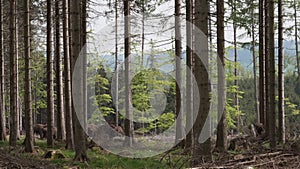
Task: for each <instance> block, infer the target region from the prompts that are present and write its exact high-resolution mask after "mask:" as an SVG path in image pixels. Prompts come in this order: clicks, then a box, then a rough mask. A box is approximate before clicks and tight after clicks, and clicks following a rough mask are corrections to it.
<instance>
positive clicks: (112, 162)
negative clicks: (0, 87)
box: [0, 137, 186, 169]
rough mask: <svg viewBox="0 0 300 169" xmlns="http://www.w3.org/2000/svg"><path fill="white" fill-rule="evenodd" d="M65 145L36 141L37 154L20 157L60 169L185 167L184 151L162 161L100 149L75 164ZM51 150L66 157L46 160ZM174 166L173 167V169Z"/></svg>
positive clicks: (157, 158) (90, 152)
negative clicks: (82, 161) (71, 168)
mask: <svg viewBox="0 0 300 169" xmlns="http://www.w3.org/2000/svg"><path fill="white" fill-rule="evenodd" d="M23 141H24V138H23V137H22V138H21V139H20V140H18V142H17V144H18V146H17V147H18V151H20V150H22V149H24V146H23V145H22V143H23ZM64 146H65V144H64V143H58V142H55V144H54V146H53V148H48V146H47V142H46V140H40V139H35V148H36V153H33V154H28V153H20V154H19V155H20V157H22V158H24V159H25V160H26V159H36V160H46V161H48V162H50V163H53V164H55V165H57V166H58V168H70V167H80V168H101V169H102V168H103V169H110V168H112V169H114V168H118V169H122V168H124V169H127V168H128V169H131V168H137V169H148V168H158V169H160V168H174V166H176V168H178V167H179V166H182V167H184V166H185V165H183V163H184V162H186V161H185V160H184V158H183V157H182V155H180V152H181V151H182V150H180V149H176V150H175V151H173V152H172V153H170V154H168V157H167V158H164V159H163V160H161V158H162V155H158V156H155V157H150V158H143V159H139V158H126V157H121V156H117V155H114V154H111V153H109V152H107V151H105V150H101V149H100V148H94V149H88V150H87V155H88V158H89V161H88V162H87V163H80V162H74V160H73V158H74V156H75V152H74V151H72V150H66V149H65V148H64ZM0 147H2V148H4V149H6V148H8V147H9V142H8V141H0ZM49 150H60V151H61V152H62V154H63V155H64V156H65V157H66V158H64V159H44V154H45V153H46V152H47V151H49ZM172 166H173V167H172Z"/></svg>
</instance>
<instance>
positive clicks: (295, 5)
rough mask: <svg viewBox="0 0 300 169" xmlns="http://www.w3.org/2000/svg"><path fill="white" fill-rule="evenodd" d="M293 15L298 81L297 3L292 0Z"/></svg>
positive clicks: (299, 76)
mask: <svg viewBox="0 0 300 169" xmlns="http://www.w3.org/2000/svg"><path fill="white" fill-rule="evenodd" d="M294 12H295V13H294V15H295V18H294V19H295V20H294V21H295V23H294V24H295V47H296V62H297V73H298V79H300V63H299V62H300V61H299V52H298V51H299V49H298V26H297V24H298V22H297V19H298V17H297V2H296V0H294ZM299 85H300V80H299Z"/></svg>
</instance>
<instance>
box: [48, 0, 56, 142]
mask: <svg viewBox="0 0 300 169" xmlns="http://www.w3.org/2000/svg"><path fill="white" fill-rule="evenodd" d="M47 88H48V90H47V111H48V112H47V145H48V146H49V147H52V146H53V135H52V130H53V123H54V119H53V114H54V89H53V55H52V0H47Z"/></svg>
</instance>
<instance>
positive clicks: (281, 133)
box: [278, 0, 285, 144]
mask: <svg viewBox="0 0 300 169" xmlns="http://www.w3.org/2000/svg"><path fill="white" fill-rule="evenodd" d="M283 46H284V45H283V15H282V0H278V138H279V139H278V141H279V142H281V143H283V144H284V143H285V111H284V100H285V97H284V53H283V50H284V47H283Z"/></svg>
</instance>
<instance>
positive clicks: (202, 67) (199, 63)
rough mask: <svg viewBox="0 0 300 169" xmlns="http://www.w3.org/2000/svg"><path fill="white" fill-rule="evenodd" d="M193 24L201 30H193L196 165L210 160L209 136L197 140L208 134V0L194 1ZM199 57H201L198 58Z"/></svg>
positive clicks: (194, 156) (194, 164) (194, 160)
mask: <svg viewBox="0 0 300 169" xmlns="http://www.w3.org/2000/svg"><path fill="white" fill-rule="evenodd" d="M195 26H196V27H197V28H198V29H200V31H202V33H203V34H204V35H205V37H203V35H202V34H201V33H199V32H197V31H196V32H195V34H194V35H195V50H196V51H197V55H198V56H197V57H195V78H196V82H197V87H198V89H199V94H200V96H199V98H197V97H194V99H195V100H194V102H198V103H200V107H199V110H198V115H197V117H195V118H196V119H195V124H194V145H195V147H194V148H193V151H192V165H193V166H197V165H198V164H200V163H201V162H203V161H204V162H205V161H211V160H212V153H211V139H210V137H209V138H208V139H207V140H206V141H204V142H203V143H200V142H199V136H200V134H201V133H206V134H210V133H209V132H210V131H206V130H208V128H207V126H206V125H205V124H206V123H205V122H206V121H207V118H208V114H209V108H210V98H209V93H210V82H209V77H208V53H207V51H208V46H207V44H208V41H207V38H208V1H207V0H196V1H195ZM200 58H201V59H200Z"/></svg>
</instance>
